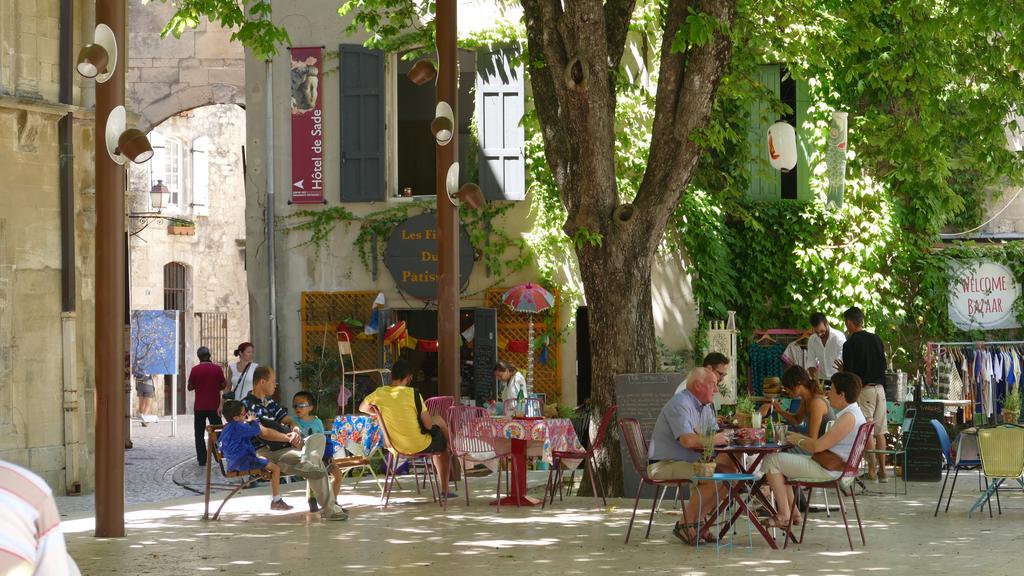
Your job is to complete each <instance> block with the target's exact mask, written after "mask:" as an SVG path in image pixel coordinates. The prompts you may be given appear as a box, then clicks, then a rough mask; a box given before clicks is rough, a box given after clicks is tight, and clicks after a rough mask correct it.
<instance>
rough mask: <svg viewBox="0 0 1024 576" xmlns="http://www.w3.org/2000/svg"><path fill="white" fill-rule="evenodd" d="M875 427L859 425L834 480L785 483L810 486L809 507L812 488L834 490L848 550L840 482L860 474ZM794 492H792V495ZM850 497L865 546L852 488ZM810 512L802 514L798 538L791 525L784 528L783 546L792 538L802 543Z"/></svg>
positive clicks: (848, 533)
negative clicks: (840, 470)
mask: <svg viewBox="0 0 1024 576" xmlns="http://www.w3.org/2000/svg"><path fill="white" fill-rule="evenodd" d="M874 427H875V423H874V422H865V423H863V424H861V425H860V428H859V429H858V430H857V436H856V438H855V439H854V441H853V448H852V449H851V450H850V456H849V458H847V459H846V466H845V467H844V468H843V472H842V474H840V476H839V477H838V478H836V479H834V480H827V481H825V482H819V481H807V480H800V479H799V478H792V479H789V480H788V481H787V482H786V484H788V485H790V486H792V487H793V488H794V490H799V489H800V488H811V492H810V494H808V495H807V507H808V509H810V505H811V497H812V496H814V488H823V489H828V488H834V489H835V491H836V497H837V498H839V510H840V511H841V512H842V513H843V525H844V526H846V540H847V541H848V542H849V543H850V550H851V551H852V550H853V538H852V537H851V536H850V522H849V519H848V518H847V516H846V505H845V504H844V503H843V490H842V483H843V481H844V480H848V481H852V479H854V478H856V477H857V476H858V475H859V474H860V462H861V460H862V459H863V458H864V449H865V447H866V446H867V443H868V438H869V437H870V436H871V433H872V430H873V429H874ZM795 495H796V493H795V492H794V496H795ZM850 498H852V499H853V511H854V512H855V513H856V514H857V528H858V529H860V540H861V543H862V544H864V545H865V546H866V545H867V543H868V542H867V539H865V538H864V525H863V524H862V523H861V520H860V509H859V508H857V494H856V492H855V491H854V490H850ZM796 501H797V499H796V498H795V497H794V498H793V505H792V508H791V510H790V513H789V517H790V518H792V517H793V515H794V514H795V513H796ZM808 516H810V514H804V521H803V524H801V526H800V538H799V539H794V538H793V533H792V527H787V528H786V535H787V536H786V543H785V544H783V548H785V547H787V546H789V541H790V540H794V541H795V542H796V543H797V544H802V543H803V541H804V531H805V530H806V529H807V517H808Z"/></svg>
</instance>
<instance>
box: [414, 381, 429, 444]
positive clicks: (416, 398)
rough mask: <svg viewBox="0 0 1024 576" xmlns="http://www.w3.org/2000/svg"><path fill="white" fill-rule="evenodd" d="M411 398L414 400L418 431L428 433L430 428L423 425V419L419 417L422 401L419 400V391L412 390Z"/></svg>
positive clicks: (421, 411)
mask: <svg viewBox="0 0 1024 576" xmlns="http://www.w3.org/2000/svg"><path fill="white" fill-rule="evenodd" d="M412 398H413V400H414V401H415V402H416V423H417V424H419V425H420V432H422V433H424V434H430V430H428V429H427V427H426V426H424V425H423V419H422V418H420V414H422V413H423V403H422V402H421V401H420V393H419V392H417V391H416V390H413V391H412Z"/></svg>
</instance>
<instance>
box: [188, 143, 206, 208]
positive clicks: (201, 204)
mask: <svg viewBox="0 0 1024 576" xmlns="http://www.w3.org/2000/svg"><path fill="white" fill-rule="evenodd" d="M209 149H210V139H209V138H208V137H206V136H200V137H199V138H196V139H195V140H193V141H192V213H193V214H194V215H196V216H209V215H210V163H209V158H208V151H209Z"/></svg>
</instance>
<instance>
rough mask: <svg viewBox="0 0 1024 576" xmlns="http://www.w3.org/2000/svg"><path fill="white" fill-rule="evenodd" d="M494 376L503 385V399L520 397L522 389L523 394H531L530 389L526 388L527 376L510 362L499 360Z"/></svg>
mask: <svg viewBox="0 0 1024 576" xmlns="http://www.w3.org/2000/svg"><path fill="white" fill-rule="evenodd" d="M494 377H495V378H496V379H497V380H498V384H499V385H500V386H501V399H502V400H516V399H518V398H519V391H520V390H522V391H523V396H525V397H529V396H530V391H529V390H527V389H526V378H524V377H523V375H522V374H521V373H520V372H519V370H518V369H516V367H515V366H513V365H511V364H509V363H508V362H505V361H503V360H498V363H497V364H495V365H494Z"/></svg>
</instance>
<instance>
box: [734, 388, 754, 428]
mask: <svg viewBox="0 0 1024 576" xmlns="http://www.w3.org/2000/svg"><path fill="white" fill-rule="evenodd" d="M755 410H757V406H755V405H754V400H753V398H751V397H750V396H740V397H739V398H737V399H736V425H737V426H739V427H740V428H750V415H751V414H753V413H754V411H755Z"/></svg>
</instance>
